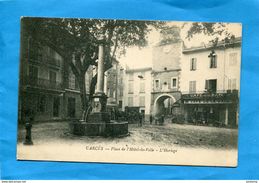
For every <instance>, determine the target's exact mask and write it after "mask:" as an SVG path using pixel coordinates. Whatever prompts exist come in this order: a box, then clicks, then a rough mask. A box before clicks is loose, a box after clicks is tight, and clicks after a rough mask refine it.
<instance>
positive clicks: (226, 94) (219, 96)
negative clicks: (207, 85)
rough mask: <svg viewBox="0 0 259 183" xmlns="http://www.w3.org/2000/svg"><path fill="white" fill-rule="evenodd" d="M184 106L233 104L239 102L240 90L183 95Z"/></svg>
mask: <svg viewBox="0 0 259 183" xmlns="http://www.w3.org/2000/svg"><path fill="white" fill-rule="evenodd" d="M182 100H183V103H184V104H231V103H237V101H238V90H232V91H231V90H227V91H217V92H195V93H187V94H186V93H184V92H183V93H182Z"/></svg>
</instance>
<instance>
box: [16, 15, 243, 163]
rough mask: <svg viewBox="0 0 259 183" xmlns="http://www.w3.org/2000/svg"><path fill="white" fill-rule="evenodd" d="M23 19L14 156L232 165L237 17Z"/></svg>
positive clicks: (238, 34)
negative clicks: (203, 19)
mask: <svg viewBox="0 0 259 183" xmlns="http://www.w3.org/2000/svg"><path fill="white" fill-rule="evenodd" d="M20 22H21V25H20V26H21V32H20V75H19V94H18V98H19V99H18V100H19V102H18V105H19V106H18V119H17V126H18V131H17V159H18V160H40V161H68V162H100V163H127V164H162V165H197V166H224V167H236V166H238V126H239V124H238V122H239V101H240V71H241V42H242V25H241V24H240V23H229V22H181V21H161V20H156V21H154V20H152V21H150V20H120V19H83V18H40V17H22V18H21V21H20Z"/></svg>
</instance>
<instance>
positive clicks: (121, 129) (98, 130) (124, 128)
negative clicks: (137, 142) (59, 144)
mask: <svg viewBox="0 0 259 183" xmlns="http://www.w3.org/2000/svg"><path fill="white" fill-rule="evenodd" d="M69 126H70V130H71V133H72V134H74V135H79V136H105V137H107V136H111V137H123V136H127V135H128V134H129V132H128V122H126V121H124V122H115V121H114V122H113V121H112V122H109V123H103V122H85V121H78V122H72V123H70V125H69Z"/></svg>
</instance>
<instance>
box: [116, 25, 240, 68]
mask: <svg viewBox="0 0 259 183" xmlns="http://www.w3.org/2000/svg"><path fill="white" fill-rule="evenodd" d="M184 23H185V25H184V26H183V24H184ZM168 25H172V26H178V27H181V34H180V35H181V39H182V40H183V41H184V44H185V46H186V47H196V46H200V45H204V43H205V44H206V43H208V42H209V41H210V40H211V39H213V37H209V36H205V35H195V36H194V37H193V38H192V39H191V40H187V39H186V35H187V31H188V30H189V28H190V26H191V23H190V22H188V23H186V22H168ZM182 26H183V27H182ZM226 30H227V31H228V32H231V33H233V34H234V35H235V36H236V37H240V36H241V34H242V29H241V24H238V23H232V24H228V25H227V26H226ZM159 40H160V33H159V32H158V31H155V30H153V31H151V32H150V34H149V35H148V43H149V44H148V46H147V47H144V48H141V49H139V48H138V47H130V48H127V50H126V54H125V56H122V57H121V58H119V59H118V60H119V61H120V63H121V65H122V66H123V67H126V65H127V66H128V67H129V68H143V67H151V66H152V49H153V46H154V45H156V44H157V43H158V42H159Z"/></svg>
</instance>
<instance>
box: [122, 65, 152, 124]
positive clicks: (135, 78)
mask: <svg viewBox="0 0 259 183" xmlns="http://www.w3.org/2000/svg"><path fill="white" fill-rule="evenodd" d="M151 71H152V68H151V67H147V68H136V69H128V68H127V69H126V71H125V77H124V97H123V99H124V102H123V104H122V105H123V111H125V108H127V107H137V108H138V110H139V112H140V113H142V114H144V115H145V119H146V120H147V119H148V117H149V115H150V112H151V108H150V107H151V103H150V102H151V83H152V80H151Z"/></svg>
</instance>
